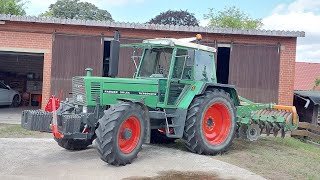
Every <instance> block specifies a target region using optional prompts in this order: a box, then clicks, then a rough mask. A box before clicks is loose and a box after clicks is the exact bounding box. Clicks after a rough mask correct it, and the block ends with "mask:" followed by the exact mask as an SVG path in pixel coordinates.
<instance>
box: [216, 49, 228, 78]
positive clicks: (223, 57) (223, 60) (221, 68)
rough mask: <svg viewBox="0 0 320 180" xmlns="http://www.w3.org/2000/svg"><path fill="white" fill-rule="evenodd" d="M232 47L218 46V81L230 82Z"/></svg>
mask: <svg viewBox="0 0 320 180" xmlns="http://www.w3.org/2000/svg"><path fill="white" fill-rule="evenodd" d="M229 63H230V47H218V55H217V80H218V83H221V84H228V83H229Z"/></svg>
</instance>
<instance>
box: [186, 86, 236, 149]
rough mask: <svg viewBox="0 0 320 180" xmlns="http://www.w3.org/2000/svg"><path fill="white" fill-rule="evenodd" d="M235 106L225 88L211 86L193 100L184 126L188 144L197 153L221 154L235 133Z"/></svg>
mask: <svg viewBox="0 0 320 180" xmlns="http://www.w3.org/2000/svg"><path fill="white" fill-rule="evenodd" d="M236 126H237V116H236V107H235V104H234V102H233V99H231V97H230V95H229V94H228V93H227V92H225V91H224V90H222V89H212V90H210V91H206V92H204V93H203V94H202V95H200V96H197V97H195V98H194V99H193V101H192V103H191V104H190V106H189V109H188V114H187V120H186V123H185V129H184V134H183V135H184V140H185V145H186V147H187V148H188V149H189V150H190V151H191V152H195V153H198V154H206V155H209V154H212V155H214V154H218V153H222V152H225V151H226V150H227V149H228V147H230V145H231V143H232V141H233V139H234V137H235V132H236Z"/></svg>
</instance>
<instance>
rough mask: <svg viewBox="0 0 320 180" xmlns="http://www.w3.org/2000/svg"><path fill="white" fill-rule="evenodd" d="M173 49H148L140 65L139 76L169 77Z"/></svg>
mask: <svg viewBox="0 0 320 180" xmlns="http://www.w3.org/2000/svg"><path fill="white" fill-rule="evenodd" d="M172 51H173V49H172V48H153V49H146V50H145V53H144V57H143V60H142V63H141V65H140V73H139V77H154V78H166V77H168V74H169V68H170V62H171V57H172Z"/></svg>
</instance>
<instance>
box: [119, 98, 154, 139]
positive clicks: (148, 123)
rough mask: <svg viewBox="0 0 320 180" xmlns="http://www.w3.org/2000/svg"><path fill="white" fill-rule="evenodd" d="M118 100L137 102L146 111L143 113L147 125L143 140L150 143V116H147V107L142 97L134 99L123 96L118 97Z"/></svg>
mask: <svg viewBox="0 0 320 180" xmlns="http://www.w3.org/2000/svg"><path fill="white" fill-rule="evenodd" d="M118 100H119V101H122V102H132V103H136V104H138V105H139V106H141V107H142V109H143V110H144V111H145V112H146V113H145V117H144V118H145V119H144V120H145V122H146V125H147V134H146V140H145V143H147V144H149V143H150V136H151V129H150V117H149V109H148V107H147V106H146V105H145V102H144V98H143V99H139V100H136V99H125V98H118Z"/></svg>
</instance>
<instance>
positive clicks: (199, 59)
mask: <svg viewBox="0 0 320 180" xmlns="http://www.w3.org/2000/svg"><path fill="white" fill-rule="evenodd" d="M213 61H214V60H213V54H212V53H210V52H206V51H199V50H196V52H195V79H196V80H199V81H208V82H212V81H213V78H214V77H213V76H214V74H213V63H214V62H213Z"/></svg>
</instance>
